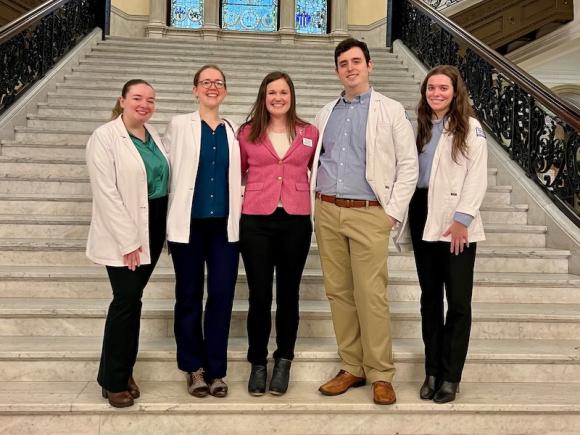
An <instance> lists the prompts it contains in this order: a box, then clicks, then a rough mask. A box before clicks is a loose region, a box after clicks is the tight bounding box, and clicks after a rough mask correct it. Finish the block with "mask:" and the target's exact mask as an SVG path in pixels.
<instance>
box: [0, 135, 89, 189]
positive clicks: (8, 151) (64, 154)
mask: <svg viewBox="0 0 580 435" xmlns="http://www.w3.org/2000/svg"><path fill="white" fill-rule="evenodd" d="M87 140H88V135H87ZM78 142H79V143H77V144H70V143H66V142H64V143H50V142H48V141H47V140H45V141H44V142H43V141H39V143H30V142H28V143H23V142H19V141H13V140H2V141H0V152H1V155H3V156H6V157H14V158H25V159H30V158H46V159H50V158H57V159H59V158H61V159H62V158H69V157H72V158H76V159H84V158H85V149H86V145H87V141H86V140H85V141H84V143H80V142H82V141H80V140H78ZM0 194H1V193H0Z"/></svg>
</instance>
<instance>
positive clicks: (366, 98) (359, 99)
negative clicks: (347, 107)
mask: <svg viewBox="0 0 580 435" xmlns="http://www.w3.org/2000/svg"><path fill="white" fill-rule="evenodd" d="M372 91H373V88H372V87H371V88H369V90H368V91H366V92H365V93H364V94H360V95H357V96H356V97H354V98H353V99H352V100H351V101H348V100H347V99H346V98H344V94H345V92H344V91H342V92H341V93H340V100H341V102H343V103H345V104H361V105H363V106H364V105H368V104H369V102H370V101H371V93H372Z"/></svg>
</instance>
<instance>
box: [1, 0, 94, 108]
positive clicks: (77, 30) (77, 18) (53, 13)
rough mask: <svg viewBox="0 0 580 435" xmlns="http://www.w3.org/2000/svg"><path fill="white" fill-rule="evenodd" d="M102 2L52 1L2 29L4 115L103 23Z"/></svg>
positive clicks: (84, 0)
mask: <svg viewBox="0 0 580 435" xmlns="http://www.w3.org/2000/svg"><path fill="white" fill-rule="evenodd" d="M102 5H103V2H102V1H99V0H52V1H47V2H45V3H44V4H42V5H41V6H39V7H37V8H36V9H33V10H32V11H30V12H29V13H28V14H26V15H23V16H22V17H20V18H18V19H17V20H15V21H13V22H12V23H10V24H7V25H6V26H4V27H2V28H0V61H1V62H2V65H3V68H2V71H1V72H0V114H2V113H3V112H4V111H5V110H6V109H7V108H8V107H9V106H10V105H11V104H13V103H14V102H15V101H16V100H17V99H18V97H19V96H21V95H22V94H23V93H24V92H26V90H28V89H29V88H30V86H31V85H32V84H34V83H35V82H36V81H37V80H39V79H40V78H42V77H43V76H44V75H45V74H46V72H47V71H48V70H49V69H50V68H51V67H52V66H53V65H54V64H55V63H56V62H58V61H59V60H60V59H61V58H62V57H63V56H64V55H65V54H66V53H67V52H68V51H69V50H70V49H71V48H72V47H73V46H74V45H75V44H76V43H77V42H78V41H80V40H81V39H82V38H83V37H84V36H85V35H87V34H88V33H89V32H91V31H92V30H93V29H94V28H95V27H96V26H97V25H98V24H99V22H98V20H99V18H101V19H102V11H101V10H100V9H99V7H100V6H102Z"/></svg>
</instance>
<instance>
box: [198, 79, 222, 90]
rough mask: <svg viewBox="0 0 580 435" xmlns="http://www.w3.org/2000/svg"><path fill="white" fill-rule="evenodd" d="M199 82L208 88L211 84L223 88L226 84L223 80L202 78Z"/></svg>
mask: <svg viewBox="0 0 580 435" xmlns="http://www.w3.org/2000/svg"><path fill="white" fill-rule="evenodd" d="M199 84H200V85H201V86H202V87H204V88H206V89H209V88H211V85H214V86H215V88H216V89H223V88H224V87H225V86H226V84H225V82H224V81H223V80H209V79H208V80H202V81H201V82H199Z"/></svg>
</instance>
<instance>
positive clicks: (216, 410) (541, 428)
mask: <svg viewBox="0 0 580 435" xmlns="http://www.w3.org/2000/svg"><path fill="white" fill-rule="evenodd" d="M372 55H373V59H374V61H375V72H374V74H373V75H372V82H373V85H374V87H375V88H376V89H377V90H379V91H381V92H383V93H385V94H387V95H389V96H392V97H393V98H396V99H398V100H399V101H401V102H402V103H403V104H404V105H405V107H406V109H407V110H408V115H409V118H410V119H411V120H412V121H413V120H414V119H415V115H414V113H413V110H414V105H415V104H416V101H417V100H418V88H419V81H418V80H417V79H416V78H414V77H413V75H412V74H411V73H410V72H409V71H408V70H407V69H406V68H405V66H404V65H405V64H404V63H403V59H402V58H401V57H398V56H397V55H394V54H391V53H389V52H387V51H386V50H376V49H375V50H372ZM210 62H211V63H217V64H218V65H220V66H221V67H223V69H224V71H225V73H226V75H227V79H228V91H229V95H228V98H227V99H226V101H225V103H224V110H223V112H224V114H225V115H226V116H228V117H230V118H231V119H233V120H235V121H237V122H241V121H243V119H244V118H245V115H246V113H247V112H248V110H249V107H250V105H251V104H252V102H253V99H254V98H255V94H256V92H257V89H258V86H259V83H260V81H261V79H262V77H263V76H264V75H265V74H266V73H267V72H269V71H271V70H273V69H277V68H280V69H284V70H286V71H288V72H289V73H290V75H291V76H292V77H293V78H294V80H295V84H296V88H297V105H298V108H299V112H300V114H301V116H303V117H304V118H305V119H308V120H312V119H313V118H314V116H315V114H316V112H317V110H318V109H319V108H320V107H321V106H322V105H323V104H324V103H325V102H327V101H328V100H330V99H332V98H334V97H335V96H336V95H338V92H339V91H340V85H339V83H338V81H337V79H336V77H335V74H334V65H333V58H332V51H331V49H330V48H329V47H327V46H307V47H306V46H284V47H281V46H279V45H266V44H259V43H256V44H251V45H250V44H249V43H246V42H236V43H220V42H213V43H212V42H204V43H203V44H196V43H192V42H180V41H175V40H173V41H171V40H146V39H139V40H135V39H122V38H113V39H110V40H107V41H105V42H100V43H98V44H97V45H96V46H95V47H94V48H93V50H92V51H91V52H90V53H89V54H88V55H87V56H85V57H84V58H82V59H80V61H79V64H78V66H76V67H74V68H73V71H72V72H71V73H70V74H69V75H67V76H66V77H65V78H64V81H63V82H62V83H60V84H58V86H57V87H56V90H55V91H54V92H50V93H49V94H48V97H47V99H46V101H44V102H41V103H39V104H38V106H37V109H36V110H35V111H34V112H32V113H30V114H29V115H28V120H27V123H26V125H22V126H18V127H16V129H15V132H14V136H10V135H9V134H8V132H2V139H3V140H2V141H1V148H0V174H1V177H0V434H27V433H42V434H62V433H67V434H109V433H123V434H130V433H140V434H164V433H168V434H169V433H171V434H180V433H188V434H208V433H211V434H254V433H261V434H270V433H277V434H329V435H331V434H334V435H338V434H387V433H398V434H425V435H427V434H483V433H485V434H569V435H571V434H573V433H579V430H578V428H579V427H580V338H579V337H580V276H576V275H572V274H569V273H568V259H569V256H570V252H569V251H567V250H562V249H554V248H548V247H547V246H548V245H549V244H548V241H547V240H546V238H547V229H546V227H545V226H540V225H531V224H529V223H528V206H527V205H526V204H518V203H512V197H511V187H510V186H503V185H498V184H497V170H495V169H493V168H492V169H490V170H489V171H488V184H489V188H488V193H487V195H486V198H485V201H484V205H483V207H482V215H483V219H484V222H485V224H486V233H487V237H488V240H487V241H485V242H483V243H481V244H480V246H479V247H478V257H477V264H476V277H475V290H474V304H473V307H474V315H473V317H474V318H473V332H472V341H471V346H470V353H469V355H468V360H467V364H466V368H465V372H464V380H463V383H462V392H461V394H460V395H459V396H458V400H457V401H456V402H454V403H452V404H446V405H436V404H434V403H432V402H424V401H421V400H419V398H418V388H419V385H420V383H421V382H422V380H423V348H422V346H423V345H422V342H421V335H420V334H421V332H420V315H419V306H418V298H419V288H418V283H417V277H416V272H415V268H414V262H413V257H412V254H411V253H410V252H402V253H399V252H397V251H396V250H395V249H394V247H391V248H390V251H391V253H390V258H389V267H390V270H389V280H390V283H389V288H388V295H389V299H390V301H391V311H392V317H393V334H394V337H395V338H394V356H395V361H396V364H397V370H398V371H397V376H396V379H395V388H396V391H397V394H398V401H397V404H396V405H393V406H390V407H381V406H376V405H374V404H373V403H372V400H371V391H370V387H369V386H366V387H363V388H359V389H356V390H354V391H349V392H348V393H346V394H345V395H342V396H339V397H323V396H321V395H320V394H319V393H318V392H317V388H318V386H319V384H320V383H321V382H323V381H324V380H326V379H327V378H329V377H331V376H333V375H334V374H335V372H336V370H337V368H338V357H337V354H336V345H335V341H334V338H333V329H332V322H331V318H330V310H329V306H328V303H327V301H326V298H325V296H324V289H323V286H322V276H321V272H320V266H319V260H318V255H317V252H318V251H317V246H316V243H315V242H313V244H312V248H311V252H310V255H309V258H308V262H307V268H306V270H305V273H304V277H303V281H302V288H301V300H302V302H301V324H300V331H299V335H300V338H299V340H298V344H297V349H296V360H295V362H294V364H293V368H292V379H293V381H294V382H293V383H292V384H291V387H290V389H289V392H288V393H287V394H286V395H285V396H282V397H273V396H268V395H267V396H264V397H261V398H254V397H251V396H249V395H248V394H247V392H246V389H245V382H246V380H247V376H248V373H249V366H248V363H247V362H246V360H245V351H246V339H245V315H246V311H247V283H246V278H245V274H244V271H243V267H241V268H240V276H239V280H238V287H237V292H236V301H235V307H234V314H233V318H232V327H231V342H230V349H229V372H228V379H229V382H230V386H231V394H230V395H229V396H228V397H227V398H226V399H215V398H207V399H203V400H200V399H195V398H193V397H191V396H189V395H188V394H187V392H186V389H185V382H184V378H183V375H182V374H181V373H180V372H179V371H178V370H177V368H176V364H175V345H174V340H173V337H172V334H173V332H172V329H173V328H172V306H173V300H172V298H173V285H174V277H173V271H172V268H171V261H170V259H169V258H168V257H167V255H165V254H163V256H162V258H161V261H160V265H159V267H158V268H157V270H156V272H155V274H154V275H153V277H152V280H151V282H150V284H149V286H148V288H147V289H146V290H145V299H144V307H143V316H142V327H141V348H140V353H139V359H138V362H137V365H136V373H135V377H136V379H137V380H138V382H139V383H140V385H141V389H142V393H143V394H142V397H141V398H140V399H139V400H138V401H137V403H136V405H135V406H134V407H132V408H129V409H124V410H118V409H112V408H110V407H109V406H108V405H107V403H106V402H105V401H104V400H103V399H102V398H101V397H100V391H99V388H98V385H97V384H96V382H95V376H96V371H97V366H98V358H99V353H100V344H101V343H100V342H101V334H102V329H103V324H104V317H105V313H106V309H107V305H108V302H109V300H110V299H109V298H110V286H109V283H108V280H107V277H106V273H105V271H104V268H102V267H100V266H95V265H92V264H91V263H90V262H89V261H88V260H87V259H86V258H85V256H84V245H85V238H86V234H87V231H88V224H89V221H90V206H91V203H90V188H89V183H88V176H87V170H86V167H85V165H84V146H85V143H86V141H87V139H88V137H89V135H90V133H91V131H92V130H93V129H94V128H95V127H96V126H97V125H100V124H102V123H103V122H105V121H106V120H107V119H108V117H109V114H110V109H111V108H112V106H113V104H114V99H115V97H116V96H117V95H118V93H119V90H120V88H121V86H122V84H123V83H124V82H125V81H126V80H128V79H131V78H136V77H140V78H143V79H146V80H148V81H150V82H151V83H152V85H153V86H154V87H155V88H156V90H157V97H158V98H157V101H158V105H157V107H158V110H157V113H156V114H155V116H154V118H153V123H154V124H155V125H156V126H157V127H158V128H159V129H160V130H161V131H163V130H164V127H165V125H166V123H167V121H168V120H169V119H170V118H171V116H173V115H174V114H177V113H185V112H188V111H191V110H193V109H194V104H193V99H192V97H191V80H192V77H193V73H194V72H195V70H196V69H197V68H198V67H199V66H201V65H202V64H204V63H210ZM9 136H10V137H11V138H10V139H7V138H8V137H9Z"/></svg>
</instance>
